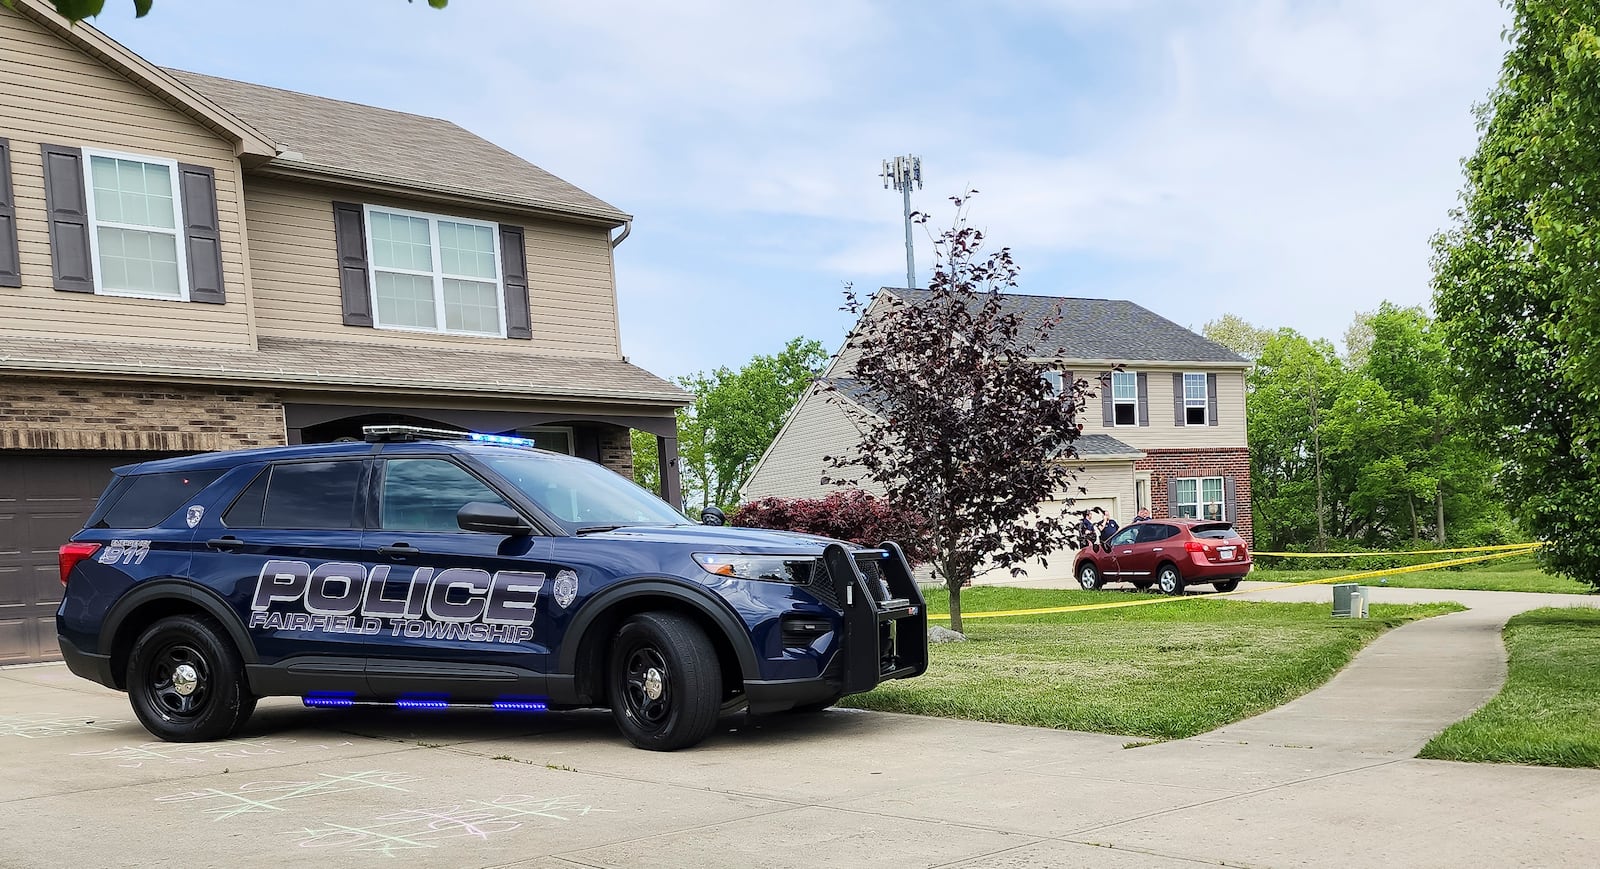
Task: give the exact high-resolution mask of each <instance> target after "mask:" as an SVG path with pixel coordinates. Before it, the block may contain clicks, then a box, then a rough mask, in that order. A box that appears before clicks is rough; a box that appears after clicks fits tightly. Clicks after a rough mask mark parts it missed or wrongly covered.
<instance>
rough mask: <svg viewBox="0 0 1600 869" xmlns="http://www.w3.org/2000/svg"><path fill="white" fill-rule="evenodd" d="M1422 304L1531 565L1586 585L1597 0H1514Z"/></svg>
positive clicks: (1597, 329) (1595, 516) (1599, 507)
mask: <svg viewBox="0 0 1600 869" xmlns="http://www.w3.org/2000/svg"><path fill="white" fill-rule="evenodd" d="M1510 5H1511V8H1512V12H1513V23H1512V27H1511V29H1510V30H1509V31H1508V37H1509V41H1510V49H1509V50H1508V51H1507V53H1506V57H1505V61H1504V64H1503V66H1502V69H1501V75H1500V81H1499V83H1498V85H1497V86H1496V87H1495V89H1494V90H1493V92H1492V93H1491V94H1490V97H1489V100H1488V101H1487V102H1486V103H1485V104H1484V105H1482V106H1481V107H1480V108H1479V113H1478V118H1479V130H1480V139H1479V143H1478V148H1477V151H1476V152H1475V153H1474V154H1473V155H1472V156H1471V157H1470V158H1468V159H1467V161H1466V162H1465V174H1466V185H1465V187H1464V189H1463V191H1462V205H1461V207H1460V208H1459V209H1458V210H1457V211H1456V212H1455V213H1454V215H1453V217H1454V225H1453V226H1452V227H1451V228H1450V229H1449V230H1448V231H1447V232H1445V233H1444V234H1442V235H1440V236H1439V237H1438V238H1437V239H1436V240H1435V257H1434V282H1433V286H1434V309H1435V310H1436V311H1437V312H1438V316H1439V319H1440V322H1441V324H1442V325H1443V327H1444V341H1445V345H1446V346H1447V347H1448V349H1449V351H1450V355H1451V358H1452V359H1453V360H1454V362H1455V364H1457V365H1458V366H1460V369H1461V371H1462V373H1463V375H1464V376H1463V377H1461V378H1460V382H1459V385H1460V393H1461V397H1462V399H1463V400H1464V401H1465V402H1466V403H1467V405H1468V406H1469V407H1470V408H1471V409H1472V411H1473V412H1472V413H1471V414H1470V416H1468V417H1467V421H1468V422H1469V423H1471V424H1472V425H1473V426H1474V427H1475V428H1476V429H1477V431H1478V432H1479V433H1480V435H1481V436H1482V437H1483V438H1484V439H1485V440H1486V441H1487V442H1488V443H1490V444H1492V445H1493V447H1494V448H1495V450H1496V452H1497V453H1498V455H1499V456H1500V457H1501V458H1502V459H1503V460H1504V470H1503V473H1502V475H1501V485H1502V488H1503V490H1504V492H1505V494H1506V496H1507V498H1508V500H1509V502H1510V504H1511V507H1512V509H1513V510H1514V511H1515V512H1516V514H1517V516H1518V518H1519V519H1521V521H1522V523H1523V524H1524V526H1525V527H1526V528H1527V529H1528V530H1529V531H1531V532H1532V533H1533V534H1534V535H1536V536H1538V537H1539V538H1541V539H1543V540H1546V541H1547V542H1548V545H1547V546H1546V547H1545V548H1544V549H1543V550H1542V551H1541V558H1542V559H1543V560H1544V561H1545V563H1546V565H1547V566H1548V567H1550V568H1552V569H1554V570H1555V571H1557V572H1559V573H1563V574H1566V575H1569V576H1573V577H1576V578H1578V579H1581V580H1584V581H1586V582H1588V583H1590V584H1592V585H1596V586H1600V540H1597V539H1596V538H1595V536H1594V533H1593V528H1594V525H1595V522H1596V521H1597V520H1600V461H1597V459H1600V457H1597V456H1596V454H1595V443H1596V440H1595V438H1596V437H1597V435H1600V405H1597V403H1596V402H1597V399H1600V291H1597V289H1596V288H1597V287H1600V208H1597V207H1596V205H1595V203H1596V196H1597V191H1600V37H1597V35H1596V30H1595V28H1596V22H1600V0H1514V2H1512V3H1511V4H1510Z"/></svg>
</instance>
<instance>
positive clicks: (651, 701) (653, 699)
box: [622, 646, 672, 730]
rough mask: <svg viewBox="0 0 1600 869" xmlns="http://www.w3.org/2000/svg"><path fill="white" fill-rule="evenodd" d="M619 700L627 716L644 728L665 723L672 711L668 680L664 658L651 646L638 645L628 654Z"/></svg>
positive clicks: (657, 726)
mask: <svg viewBox="0 0 1600 869" xmlns="http://www.w3.org/2000/svg"><path fill="white" fill-rule="evenodd" d="M622 693H623V702H624V703H625V704H626V708H627V711H628V717H630V718H632V719H633V720H634V721H636V722H638V723H639V725H640V726H641V727H644V728H646V729H648V730H659V729H661V728H662V727H664V726H666V723H667V718H668V717H669V716H670V715H671V714H672V680H671V678H670V677H669V676H668V670H667V661H666V658H664V657H662V655H661V652H660V651H659V650H657V649H656V647H654V646H638V647H635V648H634V649H633V651H631V652H629V653H628V658H627V662H626V665H625V668H624V670H623V674H622Z"/></svg>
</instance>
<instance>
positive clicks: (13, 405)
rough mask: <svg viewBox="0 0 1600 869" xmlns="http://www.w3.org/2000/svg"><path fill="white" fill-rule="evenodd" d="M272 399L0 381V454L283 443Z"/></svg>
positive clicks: (246, 393)
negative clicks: (23, 451) (7, 450)
mask: <svg viewBox="0 0 1600 869" xmlns="http://www.w3.org/2000/svg"><path fill="white" fill-rule="evenodd" d="M285 442H286V441H285V433H284V425H283V404H282V402H280V401H279V400H278V397H277V396H276V395H275V394H273V393H271V392H263V391H260V390H253V389H230V388H224V387H208V386H176V385H172V384H149V383H137V382H129V383H113V382H104V381H101V382H88V381H73V380H42V379H41V380H36V379H32V378H12V377H0V449H24V450H118V451H121V450H151V451H160V452H201V451H211V450H230V449H239V448H241V447H262V446H274V445H278V444H283V443H285Z"/></svg>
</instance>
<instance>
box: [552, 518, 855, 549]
mask: <svg viewBox="0 0 1600 869" xmlns="http://www.w3.org/2000/svg"><path fill="white" fill-rule="evenodd" d="M584 536H585V537H588V538H590V539H606V540H616V541H618V542H622V541H634V542H645V543H677V544H682V545H685V546H693V547H696V548H704V549H705V550H707V551H713V552H740V553H746V554H750V555H763V554H782V555H790V554H806V555H813V554H814V555H821V554H822V549H823V547H825V546H827V545H828V544H829V543H843V544H844V546H845V547H846V548H848V549H852V550H855V549H861V548H863V547H860V546H857V545H856V544H854V543H848V542H846V541H843V540H834V539H832V538H829V537H819V536H817V535H815V534H799V533H796V532H793V531H769V530H767V529H765V528H733V527H729V526H718V525H673V526H656V525H632V526H624V527H622V528H617V529H615V530H612V531H601V532H597V533H594V534H586V535H584Z"/></svg>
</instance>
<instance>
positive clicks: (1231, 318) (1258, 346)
mask: <svg viewBox="0 0 1600 869" xmlns="http://www.w3.org/2000/svg"><path fill="white" fill-rule="evenodd" d="M1200 334H1202V335H1204V336H1206V337H1207V338H1210V339H1211V340H1213V341H1215V342H1217V343H1218V344H1221V345H1222V346H1224V347H1226V348H1228V349H1229V350H1232V351H1233V352H1235V353H1237V354H1239V355H1240V356H1243V357H1244V358H1246V359H1249V360H1250V361H1252V362H1254V361H1255V360H1257V359H1259V358H1261V351H1262V350H1263V349H1265V348H1266V346H1267V342H1268V341H1269V340H1271V339H1272V336H1273V334H1274V333H1273V331H1272V330H1271V329H1262V328H1259V327H1256V326H1253V325H1251V324H1250V323H1249V322H1247V321H1246V320H1245V319H1244V318H1243V317H1240V316H1239V315H1238V314H1223V315H1222V317H1221V318H1220V319H1216V320H1212V321H1211V322H1209V323H1207V324H1205V326H1204V327H1202V328H1201V330H1200Z"/></svg>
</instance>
